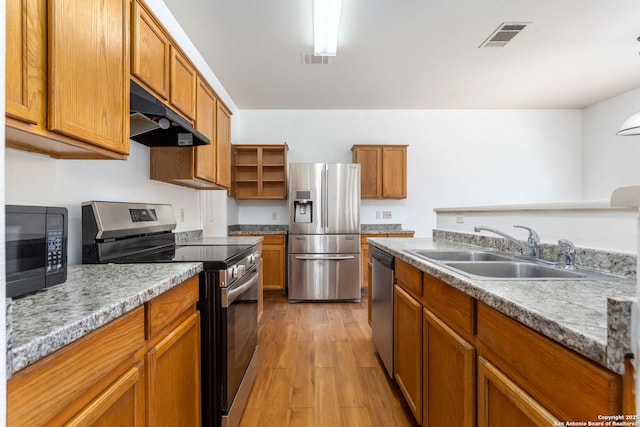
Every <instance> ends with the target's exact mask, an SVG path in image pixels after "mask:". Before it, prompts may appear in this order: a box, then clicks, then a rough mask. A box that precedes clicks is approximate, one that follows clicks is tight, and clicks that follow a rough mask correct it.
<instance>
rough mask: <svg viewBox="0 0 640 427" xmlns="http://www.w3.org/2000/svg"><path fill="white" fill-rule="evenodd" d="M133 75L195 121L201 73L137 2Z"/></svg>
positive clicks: (133, 41)
mask: <svg viewBox="0 0 640 427" xmlns="http://www.w3.org/2000/svg"><path fill="white" fill-rule="evenodd" d="M131 50H132V54H131V75H132V76H133V77H134V78H135V79H136V80H137V81H138V82H140V83H142V85H143V86H145V88H146V89H148V90H151V91H152V92H155V94H156V95H157V96H158V97H159V98H161V99H162V100H164V101H166V102H167V103H168V104H170V105H171V106H172V107H173V108H174V109H175V110H177V112H178V113H180V114H182V115H183V116H184V117H185V118H186V119H187V120H190V121H191V122H193V121H194V120H195V118H196V85H197V83H196V80H197V74H198V73H197V71H196V69H195V67H194V66H193V64H192V63H191V61H189V59H188V58H187V57H186V55H185V54H184V53H182V51H181V50H180V48H179V47H178V45H177V44H176V43H175V42H174V41H173V40H172V39H171V36H170V35H169V33H168V32H167V31H166V30H165V28H164V27H163V26H162V24H160V23H159V22H158V20H157V19H156V18H155V16H154V15H153V14H152V13H151V11H149V9H147V7H146V6H145V5H144V3H142V2H140V1H134V2H133V28H132V32H131Z"/></svg>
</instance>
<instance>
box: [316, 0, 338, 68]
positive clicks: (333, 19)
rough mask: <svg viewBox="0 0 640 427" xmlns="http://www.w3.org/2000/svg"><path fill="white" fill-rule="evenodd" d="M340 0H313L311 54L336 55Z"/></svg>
mask: <svg viewBox="0 0 640 427" xmlns="http://www.w3.org/2000/svg"><path fill="white" fill-rule="evenodd" d="M341 11H342V0H313V54H314V55H316V56H336V52H337V50H338V32H339V30H340V12H341Z"/></svg>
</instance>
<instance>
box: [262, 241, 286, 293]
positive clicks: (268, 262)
mask: <svg viewBox="0 0 640 427" xmlns="http://www.w3.org/2000/svg"><path fill="white" fill-rule="evenodd" d="M285 257H286V253H285V246H284V236H281V235H277V236H269V235H267V236H264V241H263V242H262V261H263V262H264V282H263V283H264V288H265V289H277V290H284V289H285V280H284V278H285V274H286V270H285Z"/></svg>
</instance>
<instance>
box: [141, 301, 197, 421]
mask: <svg viewBox="0 0 640 427" xmlns="http://www.w3.org/2000/svg"><path fill="white" fill-rule="evenodd" d="M196 354H197V355H198V357H197V361H195V360H194V355H196ZM146 364H147V372H148V376H147V386H148V400H147V407H148V415H147V417H148V425H150V426H160V425H166V426H178V425H185V426H198V425H200V423H201V421H200V420H201V406H200V405H201V398H200V316H199V312H197V311H196V312H195V313H193V314H191V316H189V317H188V318H187V319H186V320H185V321H184V322H182V323H181V324H180V325H178V326H177V327H176V328H175V329H174V330H172V331H171V332H169V333H168V334H167V336H166V337H165V338H164V339H163V340H162V341H160V342H159V343H158V344H157V345H155V346H154V347H153V348H151V350H150V351H149V352H148V353H147V354H146Z"/></svg>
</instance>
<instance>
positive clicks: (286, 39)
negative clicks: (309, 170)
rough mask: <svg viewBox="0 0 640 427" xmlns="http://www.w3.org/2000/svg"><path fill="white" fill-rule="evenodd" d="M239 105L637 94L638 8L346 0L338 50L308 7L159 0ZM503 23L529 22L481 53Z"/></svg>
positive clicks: (417, 104)
mask: <svg viewBox="0 0 640 427" xmlns="http://www.w3.org/2000/svg"><path fill="white" fill-rule="evenodd" d="M163 1H164V2H165V4H166V5H167V6H168V8H169V10H170V11H171V13H172V14H173V15H174V16H175V17H176V19H177V20H178V21H179V22H180V24H181V25H182V27H183V28H184V30H185V32H186V33H187V35H188V36H189V38H190V39H191V40H192V41H193V43H194V44H195V46H196V47H197V49H198V50H199V51H200V53H201V54H202V56H203V57H204V59H205V60H206V61H207V63H208V64H209V65H210V66H211V68H212V69H213V72H214V73H215V74H216V76H217V77H218V79H219V80H220V82H221V83H222V85H223V86H224V88H225V89H226V90H227V92H228V93H229V95H230V96H231V98H232V99H233V101H234V102H235V103H236V105H237V106H238V107H239V108H240V109H433V108H442V109H451V108H454V109H466V108H469V109H477V108H498V109H502V108H584V107H586V106H589V105H592V104H594V103H596V102H599V101H602V100H604V99H607V98H610V97H612V96H615V95H618V94H621V93H624V92H626V91H629V90H632V89H636V88H638V87H640V55H639V54H638V53H639V52H640V42H638V41H637V40H636V39H637V37H638V36H640V1H639V0H343V9H342V20H341V30H340V38H339V42H338V54H337V56H336V57H334V58H332V63H331V64H330V65H303V64H302V53H303V52H304V53H312V52H313V34H312V27H313V22H312V5H313V0H266V1H265V0H163ZM502 22H531V25H529V26H528V27H527V28H525V30H524V31H523V32H522V33H520V34H519V35H517V36H516V37H515V38H514V39H513V41H512V42H511V43H510V44H509V45H507V46H506V47H504V48H479V47H478V46H480V44H481V43H482V42H483V41H484V40H485V39H486V38H487V37H488V36H489V35H490V34H491V33H492V32H493V31H494V30H495V29H497V27H498V26H499V25H500V24H501V23H502Z"/></svg>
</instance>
